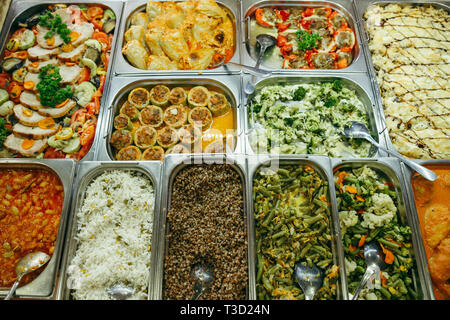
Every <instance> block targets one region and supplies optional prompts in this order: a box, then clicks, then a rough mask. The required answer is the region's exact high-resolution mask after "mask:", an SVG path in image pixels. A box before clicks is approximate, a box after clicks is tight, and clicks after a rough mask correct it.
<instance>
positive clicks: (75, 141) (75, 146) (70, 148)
mask: <svg viewBox="0 0 450 320" xmlns="http://www.w3.org/2000/svg"><path fill="white" fill-rule="evenodd" d="M80 148H81V143H80V137H75V136H74V137H72V138H71V139H70V140H69V141H68V144H67V146H66V147H65V148H64V149H62V152H64V153H75V152H77V151H78V150H80Z"/></svg>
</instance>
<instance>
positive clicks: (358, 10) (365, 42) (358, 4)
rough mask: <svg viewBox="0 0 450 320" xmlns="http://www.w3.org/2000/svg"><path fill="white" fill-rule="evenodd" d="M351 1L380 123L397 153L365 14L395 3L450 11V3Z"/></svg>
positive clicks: (393, 0)
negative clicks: (374, 7)
mask: <svg viewBox="0 0 450 320" xmlns="http://www.w3.org/2000/svg"><path fill="white" fill-rule="evenodd" d="M351 1H352V2H353V7H354V10H355V14H356V21H357V24H358V25H359V32H360V38H361V39H362V49H363V51H364V55H365V56H366V63H367V69H368V73H369V76H370V79H371V82H372V88H373V90H372V91H373V94H374V96H375V101H376V107H377V109H378V110H379V114H380V121H381V122H382V124H383V127H384V128H386V130H385V131H384V136H385V140H386V147H387V148H388V149H389V150H392V151H397V149H396V148H395V146H394V144H393V143H392V140H391V138H390V135H389V129H388V128H387V124H386V117H385V114H384V106H383V99H382V97H381V93H380V87H379V85H378V80H377V75H376V72H375V67H374V65H373V60H372V54H371V52H370V49H369V34H368V32H367V30H366V26H365V19H364V13H365V12H366V10H367V9H368V7H369V6H371V5H376V4H380V5H388V4H390V3H395V4H400V5H402V4H403V5H406V4H422V5H432V6H437V7H440V8H444V9H447V10H448V11H450V2H448V1H447V2H443V1H441V2H439V1H434V0H431V1H430V0H406V1H405V0H351ZM387 156H389V157H390V155H387ZM418 160H420V159H418ZM425 160H426V159H425ZM430 160H433V159H430Z"/></svg>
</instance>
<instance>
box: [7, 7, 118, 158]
mask: <svg viewBox="0 0 450 320" xmlns="http://www.w3.org/2000/svg"><path fill="white" fill-rule="evenodd" d="M58 3H64V4H73V5H76V4H101V5H103V6H107V7H109V8H110V9H111V10H113V11H114V14H115V15H116V28H115V30H114V38H113V41H112V44H111V56H110V60H109V63H108V69H107V73H106V80H105V86H104V90H103V95H102V98H101V100H100V112H99V114H98V122H97V127H96V130H95V138H94V142H93V144H92V146H91V149H90V150H89V152H88V153H87V154H86V155H85V156H84V157H83V159H82V160H93V159H94V154H95V148H96V146H97V145H98V141H99V138H100V137H99V136H100V126H101V123H102V121H103V116H104V113H105V109H106V107H105V106H106V104H105V101H106V96H107V95H108V92H109V87H110V83H111V82H110V81H111V74H112V69H113V62H114V55H115V54H114V49H115V47H116V42H117V38H118V29H119V27H120V22H121V20H122V19H121V18H122V6H123V2H122V1H114V0H106V1H103V2H101V1H96V0H80V1H59V0H46V1H37V0H14V1H11V6H10V8H9V11H8V15H7V16H6V19H5V23H4V25H3V28H2V32H1V33H0V45H1V47H0V52H1V53H2V55H3V50H4V48H5V44H6V40H7V39H8V37H9V36H10V35H11V33H12V31H13V30H15V29H16V28H18V22H20V21H24V20H25V19H26V18H28V17H29V16H31V15H33V14H35V13H38V12H40V11H41V10H43V9H45V8H47V7H48V6H49V5H51V4H58Z"/></svg>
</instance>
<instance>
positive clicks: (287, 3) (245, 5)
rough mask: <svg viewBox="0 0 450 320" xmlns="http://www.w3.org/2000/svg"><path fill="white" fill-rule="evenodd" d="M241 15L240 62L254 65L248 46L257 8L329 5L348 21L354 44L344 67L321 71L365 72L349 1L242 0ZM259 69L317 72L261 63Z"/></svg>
mask: <svg viewBox="0 0 450 320" xmlns="http://www.w3.org/2000/svg"><path fill="white" fill-rule="evenodd" d="M241 4H242V9H241V13H242V17H241V24H242V26H241V30H242V35H241V52H242V63H243V64H248V65H250V66H254V65H255V64H256V58H255V53H254V51H255V48H254V47H250V43H249V37H250V30H249V29H250V17H251V15H252V14H253V13H254V12H255V10H256V9H258V8H263V7H272V6H273V7H277V8H289V7H329V8H331V9H333V10H336V11H338V12H340V13H341V14H342V15H343V16H344V17H345V18H346V20H347V21H348V23H349V27H350V28H352V29H353V30H354V32H355V37H356V44H355V48H354V49H353V62H352V63H351V64H350V65H349V66H348V67H347V68H344V69H324V70H321V72H328V71H334V72H337V73H350V72H367V64H366V61H365V57H364V54H363V52H362V49H361V42H362V41H361V38H360V36H359V30H358V29H359V26H358V23H357V20H356V18H355V15H354V11H353V7H352V4H351V2H350V1H346V0H334V1H311V0H281V1H273V0H257V1H255V0H242V1H241ZM260 68H261V69H265V70H272V71H275V72H287V73H298V72H300V73H312V72H317V70H313V69H272V68H269V67H266V66H264V63H261V66H260Z"/></svg>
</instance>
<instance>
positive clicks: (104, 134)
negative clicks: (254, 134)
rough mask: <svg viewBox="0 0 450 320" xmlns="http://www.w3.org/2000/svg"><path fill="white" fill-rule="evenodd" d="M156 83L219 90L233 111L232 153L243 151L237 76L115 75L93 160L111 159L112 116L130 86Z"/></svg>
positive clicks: (144, 85) (146, 86)
mask: <svg viewBox="0 0 450 320" xmlns="http://www.w3.org/2000/svg"><path fill="white" fill-rule="evenodd" d="M157 84H164V85H167V86H169V87H174V86H197V85H202V86H208V87H212V88H214V89H217V90H219V91H220V92H223V93H224V94H225V96H226V97H227V99H228V101H230V103H231V106H232V108H233V111H234V121H235V149H234V152H235V153H240V152H243V148H244V144H243V141H241V140H243V135H242V134H241V132H242V131H243V129H242V128H243V124H242V120H241V119H242V115H241V113H242V109H243V108H241V107H240V106H239V104H240V101H241V96H240V84H241V78H240V76H239V75H228V76H226V75H222V76H220V75H216V76H207V75H202V76H195V77H193V76H192V75H178V76H174V75H172V76H151V77H150V76H140V77H116V78H114V81H113V82H112V83H111V88H110V92H111V93H110V94H109V95H108V100H107V101H106V105H107V106H108V109H107V110H106V113H105V116H104V121H103V126H102V131H101V134H100V137H101V138H100V140H99V142H98V144H99V145H98V148H97V150H96V151H97V153H96V160H115V157H114V155H113V151H112V148H111V145H110V143H109V141H110V137H111V134H112V131H113V128H114V126H113V122H114V117H115V116H116V115H117V114H118V113H119V107H120V105H121V103H122V102H123V101H125V100H126V99H127V96H128V94H129V93H130V92H131V90H133V89H134V88H138V87H145V88H149V87H152V86H155V85H157Z"/></svg>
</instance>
